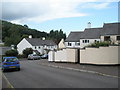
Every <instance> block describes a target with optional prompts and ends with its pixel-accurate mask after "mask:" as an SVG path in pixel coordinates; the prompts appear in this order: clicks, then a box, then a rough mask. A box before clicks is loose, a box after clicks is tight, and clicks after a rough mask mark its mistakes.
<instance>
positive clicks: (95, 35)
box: [17, 22, 120, 54]
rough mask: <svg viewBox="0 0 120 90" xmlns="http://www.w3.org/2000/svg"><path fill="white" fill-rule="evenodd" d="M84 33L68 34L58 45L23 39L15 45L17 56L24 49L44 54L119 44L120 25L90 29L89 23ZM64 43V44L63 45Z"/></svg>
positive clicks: (50, 42)
mask: <svg viewBox="0 0 120 90" xmlns="http://www.w3.org/2000/svg"><path fill="white" fill-rule="evenodd" d="M88 26H89V27H87V28H85V30H84V31H77V32H70V34H69V36H68V37H67V38H66V40H65V41H64V40H63V39H62V40H61V42H60V43H59V45H57V44H55V43H54V42H53V41H52V40H45V38H43V39H42V40H41V39H40V38H32V36H29V38H24V39H23V40H22V41H20V43H19V44H18V45H17V50H18V52H19V54H22V52H23V50H24V49H26V48H32V49H33V50H34V53H40V54H44V53H46V50H55V49H57V48H58V47H59V48H84V47H85V46H87V45H89V44H91V43H94V42H100V41H111V42H112V43H114V44H118V43H120V31H119V26H120V23H104V25H103V27H99V28H91V23H90V22H89V23H88ZM63 42H64V43H63Z"/></svg>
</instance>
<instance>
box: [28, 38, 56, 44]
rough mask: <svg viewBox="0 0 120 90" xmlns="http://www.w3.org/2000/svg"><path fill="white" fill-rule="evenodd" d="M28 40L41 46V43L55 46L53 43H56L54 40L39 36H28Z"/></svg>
mask: <svg viewBox="0 0 120 90" xmlns="http://www.w3.org/2000/svg"><path fill="white" fill-rule="evenodd" d="M26 40H27V41H28V42H29V43H30V44H31V45H33V46H40V45H47V46H53V45H56V44H55V43H54V42H53V41H52V40H41V39H39V38H26Z"/></svg>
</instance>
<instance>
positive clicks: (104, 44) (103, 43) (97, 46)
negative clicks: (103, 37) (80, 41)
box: [87, 42, 110, 48]
mask: <svg viewBox="0 0 120 90" xmlns="http://www.w3.org/2000/svg"><path fill="white" fill-rule="evenodd" d="M109 45H110V43H109V42H96V43H93V44H91V45H89V46H87V47H96V48H99V47H100V46H104V47H106V46H109Z"/></svg>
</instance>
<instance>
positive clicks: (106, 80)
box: [4, 60, 118, 88]
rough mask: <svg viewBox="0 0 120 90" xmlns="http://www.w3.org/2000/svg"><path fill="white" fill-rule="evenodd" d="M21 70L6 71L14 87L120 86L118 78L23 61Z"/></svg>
mask: <svg viewBox="0 0 120 90" xmlns="http://www.w3.org/2000/svg"><path fill="white" fill-rule="evenodd" d="M20 63H21V71H10V72H4V75H5V76H6V77H7V79H8V80H9V82H10V83H11V84H12V86H13V87H14V88H118V78H114V77H107V76H101V75H97V74H93V73H87V72H78V71H74V70H67V69H60V68H54V67H49V66H44V65H40V64H39V60H35V61H32V60H29V61H27V60H25V61H21V62H20Z"/></svg>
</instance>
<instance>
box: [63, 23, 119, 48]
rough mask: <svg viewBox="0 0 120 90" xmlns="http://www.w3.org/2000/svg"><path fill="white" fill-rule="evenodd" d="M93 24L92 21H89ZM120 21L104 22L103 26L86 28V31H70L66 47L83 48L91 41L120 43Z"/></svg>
mask: <svg viewBox="0 0 120 90" xmlns="http://www.w3.org/2000/svg"><path fill="white" fill-rule="evenodd" d="M88 24H89V25H88V26H91V23H90V22H89V23H88ZM119 26H120V23H104V25H103V27H99V28H91V27H88V28H85V30H84V31H77V32H70V34H69V36H68V37H67V39H66V40H65V42H64V44H65V47H66V48H83V47H85V46H87V45H89V44H91V43H94V42H100V41H110V42H111V43H114V44H118V43H120V31H119V30H120V27H119Z"/></svg>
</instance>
